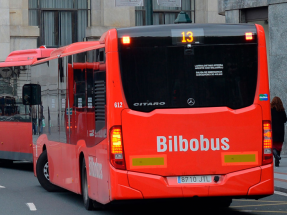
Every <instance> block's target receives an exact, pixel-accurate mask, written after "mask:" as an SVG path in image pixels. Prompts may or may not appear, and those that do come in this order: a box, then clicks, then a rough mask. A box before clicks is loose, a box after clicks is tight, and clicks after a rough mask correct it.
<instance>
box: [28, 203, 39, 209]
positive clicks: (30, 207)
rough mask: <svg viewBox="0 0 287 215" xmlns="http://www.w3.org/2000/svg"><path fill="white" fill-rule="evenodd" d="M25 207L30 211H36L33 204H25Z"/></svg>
mask: <svg viewBox="0 0 287 215" xmlns="http://www.w3.org/2000/svg"><path fill="white" fill-rule="evenodd" d="M26 205H27V206H28V207H29V209H30V211H36V210H37V209H36V206H35V205H34V203H26Z"/></svg>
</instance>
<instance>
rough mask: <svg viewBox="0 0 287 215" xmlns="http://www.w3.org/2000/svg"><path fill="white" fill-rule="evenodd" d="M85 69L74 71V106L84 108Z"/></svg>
mask: <svg viewBox="0 0 287 215" xmlns="http://www.w3.org/2000/svg"><path fill="white" fill-rule="evenodd" d="M85 89H86V83H85V69H83V70H81V69H74V106H75V107H77V108H84V107H85V106H86V94H85Z"/></svg>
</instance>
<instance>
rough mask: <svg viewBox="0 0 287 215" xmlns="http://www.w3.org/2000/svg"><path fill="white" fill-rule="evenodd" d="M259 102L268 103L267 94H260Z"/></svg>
mask: <svg viewBox="0 0 287 215" xmlns="http://www.w3.org/2000/svg"><path fill="white" fill-rule="evenodd" d="M259 100H260V101H268V94H260V95H259Z"/></svg>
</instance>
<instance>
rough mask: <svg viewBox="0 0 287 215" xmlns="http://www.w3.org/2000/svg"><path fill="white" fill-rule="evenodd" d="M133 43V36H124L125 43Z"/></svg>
mask: <svg viewBox="0 0 287 215" xmlns="http://www.w3.org/2000/svg"><path fill="white" fill-rule="evenodd" d="M130 43H131V38H130V37H129V36H124V37H123V44H130Z"/></svg>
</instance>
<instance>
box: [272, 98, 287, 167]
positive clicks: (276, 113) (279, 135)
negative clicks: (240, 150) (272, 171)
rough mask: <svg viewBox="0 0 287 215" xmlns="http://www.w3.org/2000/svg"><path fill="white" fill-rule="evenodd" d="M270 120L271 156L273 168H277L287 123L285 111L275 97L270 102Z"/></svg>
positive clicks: (278, 99) (279, 100)
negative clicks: (271, 135)
mask: <svg viewBox="0 0 287 215" xmlns="http://www.w3.org/2000/svg"><path fill="white" fill-rule="evenodd" d="M271 118H272V133H273V155H274V158H275V166H276V167H279V163H280V160H281V157H280V154H281V150H282V145H283V142H284V135H285V126H284V123H285V122H286V121H287V117H286V113H285V109H284V107H283V103H282V101H281V99H280V98H279V97H277V96H275V97H274V98H273V99H272V102H271Z"/></svg>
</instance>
